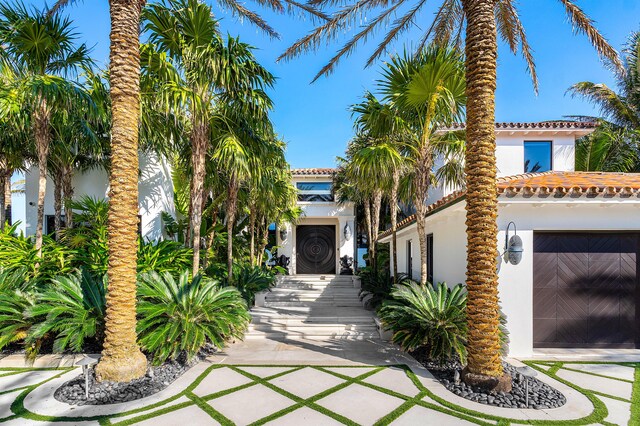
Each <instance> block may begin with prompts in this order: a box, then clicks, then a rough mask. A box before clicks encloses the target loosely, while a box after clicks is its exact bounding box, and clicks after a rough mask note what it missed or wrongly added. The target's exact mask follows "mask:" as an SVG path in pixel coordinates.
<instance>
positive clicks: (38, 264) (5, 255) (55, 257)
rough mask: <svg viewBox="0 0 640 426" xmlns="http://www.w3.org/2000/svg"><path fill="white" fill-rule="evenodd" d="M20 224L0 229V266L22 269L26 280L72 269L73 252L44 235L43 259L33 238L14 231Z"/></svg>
mask: <svg viewBox="0 0 640 426" xmlns="http://www.w3.org/2000/svg"><path fill="white" fill-rule="evenodd" d="M18 225H19V223H15V224H13V225H12V226H6V227H5V229H4V231H0V265H2V267H3V268H4V269H5V270H14V269H19V268H24V271H25V273H26V277H27V279H32V278H38V279H39V280H46V279H48V278H51V277H53V276H55V275H58V274H65V273H70V272H71V271H72V270H73V264H72V260H73V256H74V254H75V253H74V251H73V250H72V249H70V248H68V247H65V246H64V245H62V244H59V243H57V242H56V241H54V240H53V239H51V238H50V237H49V236H48V235H45V236H44V237H43V244H42V258H38V255H37V253H38V251H37V250H36V248H35V244H34V241H33V238H31V237H25V236H24V235H23V234H18V233H17V228H18Z"/></svg>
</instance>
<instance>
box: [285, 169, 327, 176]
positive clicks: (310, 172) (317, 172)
mask: <svg viewBox="0 0 640 426" xmlns="http://www.w3.org/2000/svg"><path fill="white" fill-rule="evenodd" d="M335 171H336V169H331V168H315V169H292V170H291V174H293V175H294V176H326V175H332V174H334V173H335Z"/></svg>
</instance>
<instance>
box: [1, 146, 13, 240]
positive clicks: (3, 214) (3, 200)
mask: <svg viewBox="0 0 640 426" xmlns="http://www.w3.org/2000/svg"><path fill="white" fill-rule="evenodd" d="M7 169H8V166H7V161H6V160H5V158H4V157H0V187H2V191H3V193H2V197H0V230H3V231H4V223H5V221H6V213H7V204H6V203H7V199H6V197H5V194H4V191H5V188H6V182H7V176H8V175H9V173H8V172H7ZM9 179H11V177H9Z"/></svg>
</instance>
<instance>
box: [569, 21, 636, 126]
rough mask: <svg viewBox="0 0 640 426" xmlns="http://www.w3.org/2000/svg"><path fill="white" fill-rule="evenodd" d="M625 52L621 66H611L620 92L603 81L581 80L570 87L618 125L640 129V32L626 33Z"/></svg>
mask: <svg viewBox="0 0 640 426" xmlns="http://www.w3.org/2000/svg"><path fill="white" fill-rule="evenodd" d="M622 52H623V54H624V68H617V67H614V66H611V67H610V68H611V70H612V71H613V74H614V77H615V79H616V82H617V86H618V89H619V92H618V93H616V91H615V90H613V89H611V88H610V87H608V86H607V85H606V84H604V83H592V82H590V81H583V82H580V83H576V84H574V85H573V86H571V87H570V88H569V92H570V93H571V94H572V95H573V96H580V97H583V98H584V99H586V100H588V101H591V102H592V103H594V104H595V105H596V106H598V107H599V108H600V110H601V112H602V115H603V116H604V118H605V119H606V120H608V121H610V122H611V123H614V124H615V125H617V126H619V127H627V128H630V129H640V31H639V32H634V33H632V34H631V35H630V36H629V39H628V41H627V44H626V46H625V47H624V49H623V50H622Z"/></svg>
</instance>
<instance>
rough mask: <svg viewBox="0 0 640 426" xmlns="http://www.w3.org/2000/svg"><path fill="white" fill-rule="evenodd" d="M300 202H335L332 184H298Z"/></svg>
mask: <svg viewBox="0 0 640 426" xmlns="http://www.w3.org/2000/svg"><path fill="white" fill-rule="evenodd" d="M296 186H297V188H298V200H299V201H315V202H323V201H324V202H331V201H333V200H334V198H333V193H332V191H331V189H332V186H333V185H332V183H331V182H298V183H296Z"/></svg>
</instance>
